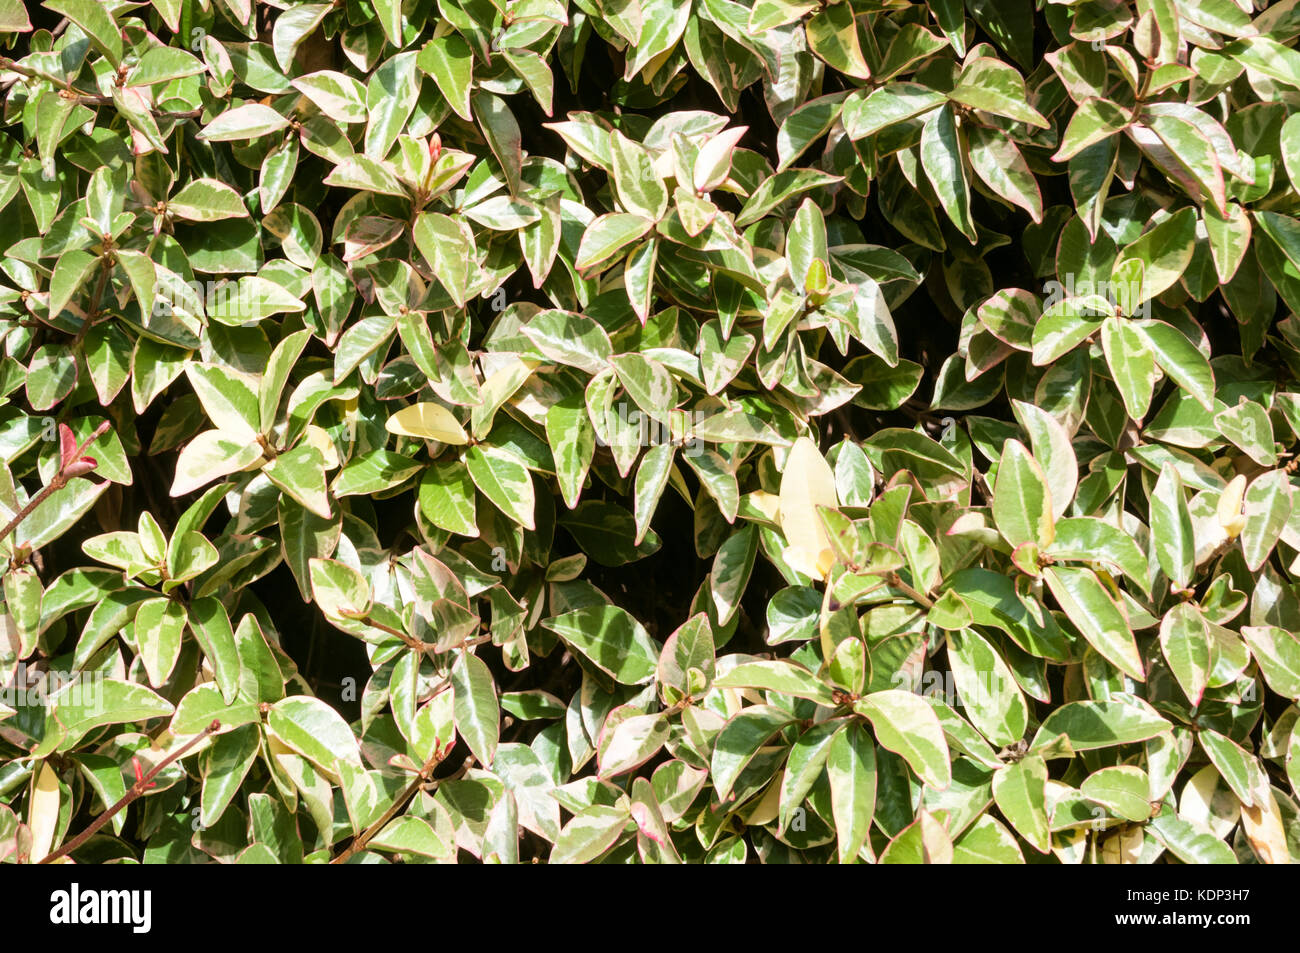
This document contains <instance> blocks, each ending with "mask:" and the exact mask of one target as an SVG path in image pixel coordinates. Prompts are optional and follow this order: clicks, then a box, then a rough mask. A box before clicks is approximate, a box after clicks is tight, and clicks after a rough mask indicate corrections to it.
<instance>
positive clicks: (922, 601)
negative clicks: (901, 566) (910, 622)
mask: <svg viewBox="0 0 1300 953" xmlns="http://www.w3.org/2000/svg"><path fill="white" fill-rule="evenodd" d="M886 579H887V581H888V583H889V585H891V586H892V587H893V588H895V589H897V590H898V591H899V592H901V593H902V594H903V595H905V596H907V598H909V599H911V600H912V601H913V602H915V603H916V604H917V605H919V606H920V607H921V608H923V609H929V608H931V607H932V606H933V605H934V600H933V599H931V598H930V597H929V596H927V595H926V594H925V593H923V592H919V591H918V590H916V589H913V588H912V587H911V586H909V585H908V584H907V583H905V582H903V580H902V579H901V578H900V577H899V575H898V573H896V572H893V573H890V574H889V575H888V576H887V577H886Z"/></svg>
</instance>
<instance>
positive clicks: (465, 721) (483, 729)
mask: <svg viewBox="0 0 1300 953" xmlns="http://www.w3.org/2000/svg"><path fill="white" fill-rule="evenodd" d="M451 690H452V697H453V700H454V703H455V713H456V732H457V733H458V734H459V735H460V736H461V737H462V738H464V739H465V743H466V744H467V745H469V750H470V751H472V752H473V753H474V757H475V758H477V759H478V761H479V764H482V765H484V766H487V765H490V764H491V763H492V759H493V757H494V756H495V754H496V750H497V739H498V738H499V737H500V731H501V713H500V709H499V707H498V705H497V695H496V684H495V683H494V682H493V680H492V673H491V672H490V671H488V667H487V664H486V663H485V662H484V661H483V660H482V659H481V658H479V657H478V656H477V655H473V654H471V653H469V652H461V653H460V654H459V656H458V657H457V658H456V661H455V663H454V664H453V665H452V667H451Z"/></svg>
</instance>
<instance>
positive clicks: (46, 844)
mask: <svg viewBox="0 0 1300 953" xmlns="http://www.w3.org/2000/svg"><path fill="white" fill-rule="evenodd" d="M27 826H28V827H30V828H31V829H32V854H31V862H32V863H33V864H35V863H39V862H40V861H42V860H44V859H45V856H46V855H47V854H48V853H49V852H50V851H51V850H53V849H54V834H55V832H56V830H57V829H58V826H59V776H58V774H57V773H56V772H55V770H54V768H52V767H51V766H50V763H49V762H48V761H42V762H41V770H40V772H39V773H38V774H37V775H36V785H35V786H34V787H33V788H32V803H31V807H30V808H29V809H28V812H27Z"/></svg>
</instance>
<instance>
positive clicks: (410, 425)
mask: <svg viewBox="0 0 1300 953" xmlns="http://www.w3.org/2000/svg"><path fill="white" fill-rule="evenodd" d="M386 426H387V428H388V432H389V433H395V434H401V435H402V436H404V437H423V438H425V439H427V440H437V441H438V442H440V443H450V444H455V445H457V446H460V445H463V444H467V443H469V436H468V435H467V434H466V433H465V428H464V427H462V426H461V425H460V422H459V421H458V420H456V418H455V417H454V416H453V415H452V412H451V411H450V410H448V409H447V408H446V407H443V406H442V405H441V404H435V403H432V402H427V401H426V402H423V403H419V404H412V405H411V406H410V407H404V408H402V409H401V410H399V411H398V412H397V413H395V414H393V416H391V417H389V418H388V423H387V424H386Z"/></svg>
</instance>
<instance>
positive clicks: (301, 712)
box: [266, 695, 361, 778]
mask: <svg viewBox="0 0 1300 953" xmlns="http://www.w3.org/2000/svg"><path fill="white" fill-rule="evenodd" d="M266 727H267V729H268V730H269V731H270V732H271V734H273V735H274V736H275V737H276V738H277V739H279V740H280V741H281V742H283V743H284V744H285V745H286V746H287V747H289V748H291V749H293V750H294V751H296V752H297V753H298V754H300V755H302V756H303V757H304V758H306V759H307V760H308V761H310V762H312V764H314V765H316V767H318V768H320V770H321V771H323V772H325V774H326V775H327V776H329V777H331V778H337V777H338V775H339V771H340V767H339V765H340V762H344V761H346V762H350V763H351V764H354V765H360V763H361V750H360V749H359V748H358V747H357V739H356V737H355V736H354V735H353V734H352V729H351V728H349V727H348V725H347V722H345V721H344V720H343V719H342V717H340V716H339V714H338V713H337V712H336V711H334V709H333V708H331V707H329V705H326V704H325V703H324V702H323V701H321V700H320V699H319V698H310V697H307V696H305V695H293V696H290V697H289V698H283V699H281V700H280V701H278V702H276V703H275V704H274V705H272V706H271V710H270V712H269V713H268V714H267V716H266Z"/></svg>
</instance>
